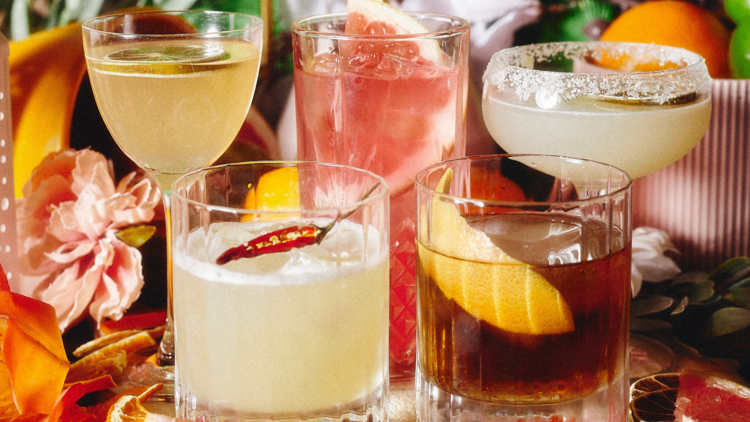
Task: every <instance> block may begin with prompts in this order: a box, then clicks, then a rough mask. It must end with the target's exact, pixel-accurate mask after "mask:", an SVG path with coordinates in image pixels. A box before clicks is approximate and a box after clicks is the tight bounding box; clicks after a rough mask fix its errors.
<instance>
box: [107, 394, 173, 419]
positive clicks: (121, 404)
mask: <svg viewBox="0 0 750 422" xmlns="http://www.w3.org/2000/svg"><path fill="white" fill-rule="evenodd" d="M174 420H175V419H174V418H170V417H169V416H165V415H159V414H156V413H151V412H149V411H148V410H146V408H145V407H143V406H142V405H141V401H140V399H138V397H135V396H123V397H121V398H120V399H119V400H117V401H116V402H115V404H113V405H112V407H111V408H110V409H109V413H107V421H106V422H174Z"/></svg>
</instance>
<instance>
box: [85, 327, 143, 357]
mask: <svg viewBox="0 0 750 422" xmlns="http://www.w3.org/2000/svg"><path fill="white" fill-rule="evenodd" d="M140 331H141V330H125V331H116V332H114V333H112V334H107V335H104V336H101V337H98V338H95V339H93V340H91V341H89V342H87V343H84V344H82V345H80V346H78V348H76V349H75V350H73V356H75V357H77V358H80V357H83V356H86V355H88V354H89V353H93V352H95V351H97V350H99V349H101V348H103V347H105V346H108V345H110V344H112V343H116V342H118V341H120V340H122V339H124V338H126V337H130V336H132V335H133V334H138V333H139V332H140Z"/></svg>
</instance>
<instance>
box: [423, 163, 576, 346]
mask: <svg viewBox="0 0 750 422" xmlns="http://www.w3.org/2000/svg"><path fill="white" fill-rule="evenodd" d="M452 177H453V172H452V170H450V169H449V170H448V171H447V172H446V173H445V174H444V175H443V177H442V179H441V180H440V182H439V183H438V186H437V188H436V190H437V191H438V192H442V193H448V187H449V186H450V181H451V179H452ZM421 214H422V215H426V214H425V212H424V211H423V212H422V213H421ZM421 227H423V228H424V227H431V230H432V232H431V235H432V241H433V244H432V248H433V249H434V251H433V250H429V249H427V248H425V247H424V246H422V245H421V244H419V243H418V244H417V245H418V247H417V250H418V254H419V259H420V265H421V266H422V268H423V269H424V271H425V273H426V275H427V276H428V277H429V278H431V279H432V280H435V283H436V284H437V285H438V287H439V288H440V290H441V291H442V292H443V294H444V295H445V297H446V298H448V299H452V300H453V301H454V302H455V303H456V304H457V305H458V306H460V307H461V308H463V309H464V310H465V311H466V312H467V313H469V315H472V316H473V317H475V318H478V319H481V320H483V321H486V322H487V323H489V324H491V325H494V326H495V327H497V328H500V329H502V330H505V331H508V332H511V333H517V334H535V335H539V334H561V333H567V332H570V331H573V329H574V328H575V323H574V321H573V314H572V312H571V310H570V306H569V305H568V304H567V302H566V301H565V298H563V296H562V295H561V294H560V292H559V291H558V290H557V288H556V287H555V286H553V285H552V284H551V283H550V282H549V281H547V279H545V278H544V277H543V276H542V275H541V274H539V273H537V272H536V271H534V269H533V267H532V266H530V265H528V264H524V263H522V262H520V261H518V260H516V259H514V258H512V257H510V256H509V255H508V254H506V253H505V252H504V251H503V250H501V249H500V248H498V247H497V246H496V245H495V244H494V243H492V240H491V239H490V238H489V237H488V236H487V235H486V234H485V233H483V232H481V231H479V230H476V229H474V228H472V227H471V226H470V225H469V224H468V223H467V222H466V220H465V219H464V218H463V217H461V215H460V214H459V213H458V210H457V209H456V208H455V205H454V204H453V203H452V202H446V201H443V200H441V199H440V198H435V199H434V200H433V202H432V221H431V222H430V224H429V225H428V224H427V221H423V222H422V224H421ZM421 238H425V236H421Z"/></svg>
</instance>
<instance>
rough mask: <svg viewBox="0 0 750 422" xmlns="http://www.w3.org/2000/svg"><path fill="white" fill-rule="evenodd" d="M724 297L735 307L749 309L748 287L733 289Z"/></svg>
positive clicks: (749, 290) (749, 292)
mask: <svg viewBox="0 0 750 422" xmlns="http://www.w3.org/2000/svg"><path fill="white" fill-rule="evenodd" d="M725 297H726V298H727V299H728V300H730V301H732V303H734V304H735V305H737V306H742V307H743V308H748V309H750V287H740V288H738V289H734V290H732V291H731V292H729V293H727V294H726V296H725Z"/></svg>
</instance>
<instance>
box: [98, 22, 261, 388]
mask: <svg viewBox="0 0 750 422" xmlns="http://www.w3.org/2000/svg"><path fill="white" fill-rule="evenodd" d="M262 29H263V21H262V20H261V19H259V18H257V17H254V16H248V15H242V14H237V13H225V12H202V11H175V12H166V11H159V12H138V13H124V14H114V15H107V16H102V17H98V18H94V19H91V20H88V21H86V22H85V23H84V24H83V45H84V51H85V54H86V63H87V65H88V73H89V78H90V79H91V86H92V89H93V91H94V96H95V98H96V102H97V105H98V107H99V111H100V112H101V114H102V117H103V119H104V122H105V123H106V125H107V128H108V129H109V131H110V133H111V134H112V136H113V138H114V140H115V141H116V142H117V144H118V145H119V146H120V148H121V149H122V150H123V152H124V153H125V154H126V155H127V156H128V157H130V158H131V159H132V160H133V161H134V162H135V163H136V164H137V165H138V166H140V167H141V168H143V169H144V170H146V172H147V174H148V175H149V177H151V178H152V179H153V180H154V181H155V182H156V184H157V186H158V187H159V189H160V190H161V191H162V194H163V202H164V206H165V209H166V211H167V213H166V215H167V238H168V239H167V249H168V251H167V257H168V260H170V259H171V253H170V251H169V247H170V241H169V237H170V227H169V217H168V216H169V189H170V185H171V183H172V182H173V181H174V180H176V179H177V178H178V177H179V176H180V175H182V174H184V173H186V172H189V171H192V170H196V169H199V168H202V167H205V166H207V165H209V164H211V163H212V162H213V161H214V160H216V159H217V158H218V157H219V156H220V155H221V154H223V153H224V152H225V151H226V149H227V148H228V147H229V145H230V144H231V143H232V141H233V140H234V138H235V136H236V135H237V133H238V132H239V130H240V127H241V126H242V123H243V121H244V120H245V117H246V115H247V112H248V110H249V109H250V103H251V101H252V98H253V93H254V91H255V84H256V81H257V76H258V68H259V63H260V51H261V46H262V39H263V30H262ZM167 268H168V275H167V283H168V289H167V290H168V298H167V330H166V331H165V333H164V337H163V339H162V342H161V347H160V350H159V353H158V358H159V363H160V364H161V365H163V366H164V367H165V372H164V373H162V374H160V375H157V376H158V377H162V378H164V379H168V378H169V377H170V375H171V374H170V373H169V371H170V368H171V366H172V365H173V362H174V346H173V340H172V323H171V318H172V293H171V281H170V277H171V263H170V262H168V264H167Z"/></svg>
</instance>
